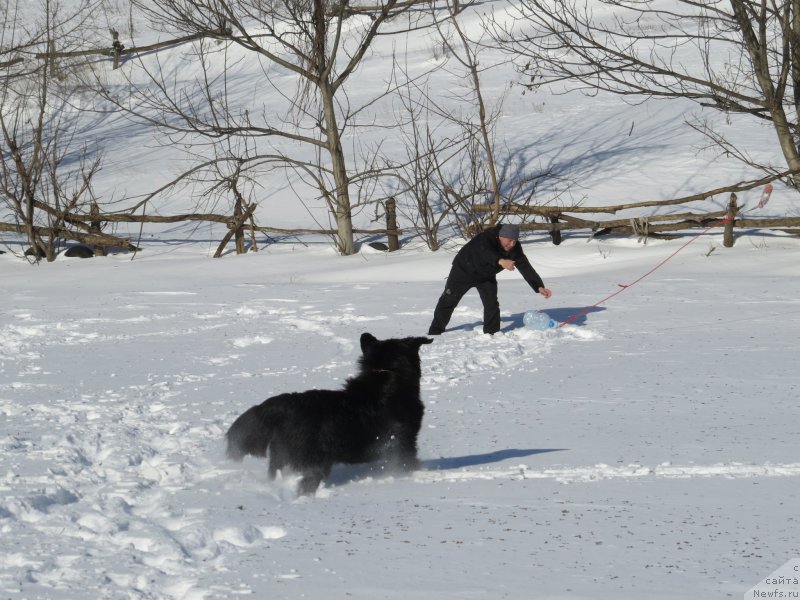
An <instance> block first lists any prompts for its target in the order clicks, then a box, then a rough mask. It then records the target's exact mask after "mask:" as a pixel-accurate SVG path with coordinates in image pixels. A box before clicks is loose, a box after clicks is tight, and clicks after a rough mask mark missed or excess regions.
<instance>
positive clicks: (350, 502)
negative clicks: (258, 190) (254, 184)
mask: <svg viewBox="0 0 800 600" xmlns="http://www.w3.org/2000/svg"><path fill="white" fill-rule="evenodd" d="M534 239H535V238H534ZM753 239H755V240H757V243H755V244H754V243H753V242H751V241H748V239H746V238H742V239H740V240H739V242H738V244H737V245H736V246H735V247H734V248H733V249H722V248H718V249H717V250H716V251H715V252H713V253H711V254H710V255H708V256H706V254H707V252H708V249H709V244H712V243H713V244H715V245H716V244H718V242H719V238H718V237H717V234H714V233H712V234H709V235H708V236H706V237H705V238H703V239H702V241H701V240H698V241H697V242H696V243H694V244H692V245H690V246H688V247H687V248H686V249H685V250H683V251H682V252H681V253H679V254H678V255H677V256H676V257H675V258H674V259H672V260H671V261H669V262H668V263H667V264H666V265H665V266H664V267H662V268H661V269H659V270H658V271H656V273H654V274H653V275H651V276H650V277H648V278H646V279H645V280H643V281H642V282H641V283H639V284H637V285H635V286H634V287H632V288H630V289H628V290H626V291H625V292H624V293H622V294H620V295H619V296H617V297H615V298H614V299H613V300H611V301H610V302H609V303H608V304H607V305H605V306H601V307H597V308H595V309H593V310H592V311H590V312H589V313H587V314H586V315H585V316H584V317H581V318H580V319H578V320H577V321H575V322H574V323H572V324H569V325H566V326H564V327H562V328H561V329H559V330H558V332H556V333H553V332H550V333H545V332H539V331H532V330H528V329H525V328H523V326H522V318H521V317H522V313H523V312H524V311H525V310H528V309H531V308H541V309H544V310H546V311H547V312H548V314H550V315H551V316H553V317H555V318H556V319H559V320H561V321H563V320H565V319H566V318H567V317H569V316H570V315H572V314H575V313H576V312H580V311H581V310H582V309H584V308H587V307H589V306H591V305H592V304H594V303H595V302H597V301H598V300H600V299H601V298H603V297H605V296H606V295H607V294H608V293H609V292H613V291H614V290H615V289H618V288H617V287H616V286H617V285H618V284H626V283H630V282H631V281H633V280H634V279H635V278H636V277H638V276H639V275H641V274H642V273H644V272H645V271H646V270H647V269H649V268H650V267H652V266H653V265H654V264H656V263H657V262H658V261H660V260H663V258H665V257H666V256H667V254H668V253H671V252H672V251H674V249H676V248H677V245H676V244H677V243H678V242H650V243H649V244H648V245H647V246H642V245H639V244H637V243H636V242H635V241H634V240H615V241H608V242H592V243H588V244H587V243H586V242H585V240H583V239H574V240H567V242H565V243H564V244H563V245H562V246H560V247H555V246H552V245H550V244H548V243H545V242H544V241H541V238H539V241H535V242H531V243H528V244H526V248H527V252H528V254H529V256H531V257H532V260H533V261H534V263H535V264H536V265H537V267H538V268H539V270H540V273H541V274H542V276H543V277H544V279H545V281H546V282H547V284H548V285H549V286H550V287H551V288H552V289H553V290H554V297H553V298H552V299H551V300H550V301H548V302H546V301H544V300H543V299H541V297H540V296H534V295H533V294H532V293H531V291H530V290H529V289H528V288H527V285H526V284H525V283H524V281H522V279H521V278H519V277H518V276H516V275H515V274H508V275H506V276H504V277H503V278H502V279H503V280H502V281H501V284H500V295H501V306H502V308H503V315H504V321H503V326H504V327H503V331H502V332H501V333H500V334H498V335H496V336H494V337H489V336H484V335H483V334H482V333H480V319H481V308H480V301H479V299H478V298H477V295H476V294H470V295H468V296H467V297H466V298H465V300H464V302H463V303H462V305H461V306H460V307H459V308H458V309H457V311H456V313H455V315H454V318H453V321H452V323H451V330H450V331H448V332H447V333H446V334H445V335H443V336H442V337H440V338H437V339H436V340H435V342H434V344H432V345H430V346H426V347H423V349H422V361H423V380H422V389H423V397H424V401H425V403H426V407H427V411H426V416H425V420H424V423H423V430H422V432H421V434H420V449H421V458H422V459H423V463H424V469H423V470H421V471H419V472H416V473H414V474H412V475H409V476H407V477H396V476H386V477H384V476H381V473H380V472H373V471H371V470H370V469H369V468H368V467H363V468H362V467H347V468H345V467H338V468H337V469H335V471H334V473H333V474H332V476H331V478H330V480H329V481H328V482H327V484H326V485H325V486H324V487H323V488H321V489H320V490H319V491H318V493H317V495H316V496H315V497H312V498H301V499H297V498H296V497H295V495H294V492H293V488H292V484H293V481H292V480H286V481H279V482H275V483H271V482H269V481H268V480H267V478H266V470H265V468H264V464H263V463H262V462H261V461H259V460H255V459H248V460H246V461H245V462H244V463H243V464H234V463H230V462H228V461H226V460H225V459H224V456H223V451H222V450H223V448H222V439H223V435H224V432H225V430H226V429H227V427H228V426H229V424H230V423H231V422H232V420H233V419H234V418H235V417H236V416H237V415H238V414H239V413H240V412H241V411H243V410H244V409H245V408H247V407H249V406H250V405H251V404H254V403H256V402H260V401H261V400H262V399H263V398H266V397H268V396H270V395H272V394H275V393H278V392H283V391H296V390H302V389H307V388H312V387H328V388H330V387H338V386H340V385H341V384H342V381H343V379H344V378H346V377H348V376H349V375H351V374H353V373H354V369H355V361H356V360H357V356H358V337H359V335H360V334H361V332H363V331H370V332H372V333H373V334H375V335H377V336H378V337H394V336H405V335H418V334H424V333H425V331H426V330H427V325H428V323H429V320H430V316H431V310H432V307H433V305H434V303H435V301H436V298H437V296H438V294H439V293H440V291H441V287H442V283H443V281H442V278H443V277H444V275H445V274H446V272H447V267H448V263H449V259H450V258H451V257H452V250H444V251H442V252H439V253H430V252H427V251H423V250H421V249H415V248H414V247H413V246H412V247H408V248H406V249H404V250H401V251H400V252H397V253H393V254H384V253H380V252H376V251H373V250H372V249H370V248H368V247H365V248H364V249H363V250H362V252H361V253H359V254H358V255H356V256H352V257H348V258H342V257H337V256H336V255H335V253H334V251H333V250H332V249H330V248H328V247H325V246H323V247H308V248H302V249H299V248H297V247H296V246H293V245H286V246H281V245H276V246H270V247H267V248H266V249H264V250H262V251H261V252H259V253H258V254H252V255H247V256H244V257H235V256H233V255H231V256H228V257H225V258H223V259H221V260H212V259H210V258H208V256H207V254H204V253H203V252H200V251H196V250H194V251H193V249H192V248H191V247H189V248H181V249H179V250H170V251H169V252H166V251H163V252H160V251H159V250H157V249H153V252H151V253H150V254H149V255H148V254H147V253H146V252H145V253H142V254H141V255H140V258H137V259H136V260H135V261H133V262H131V261H130V260H129V258H128V257H127V256H122V255H118V256H112V257H109V258H106V259H102V260H100V259H98V260H91V261H81V260H80V259H64V260H61V259H59V260H58V261H56V262H55V263H53V264H51V265H47V266H43V267H30V266H28V265H26V264H24V263H22V262H20V261H16V260H9V259H8V258H6V257H3V261H2V263H0V264H2V270H3V282H4V283H3V288H4V294H3V297H2V306H3V310H2V320H0V332H1V333H0V415H2V421H0V422H1V423H2V434H3V435H2V438H1V439H2V441H1V442H0V443H2V455H1V456H2V459H1V460H2V477H3V479H2V483H1V484H0V485H1V486H2V500H1V501H0V534H1V537H0V539H2V551H3V555H4V560H3V566H2V569H0V592H1V593H2V596H3V597H4V598H6V597H8V598H14V599H16V598H59V599H60V598H176V599H177V598H187V599H194V598H237V597H240V596H243V595H248V594H250V595H254V596H255V597H277V598H287V599H288V598H326V597H354V598H429V599H434V598H444V597H446V598H645V597H646V598H701V597H703V598H705V597H709V598H711V597H715V598H718V597H737V598H738V597H741V596H742V594H743V593H744V592H745V591H746V590H747V589H749V588H750V587H752V586H754V585H755V584H756V583H757V582H758V581H759V580H760V579H761V578H762V577H765V576H766V575H768V574H769V573H770V572H772V571H774V570H775V569H777V568H778V567H779V566H780V565H782V564H783V563H785V562H786V561H787V560H789V559H790V558H792V557H793V556H794V554H795V553H796V552H797V533H798V524H797V504H798V485H797V483H798V477H800V459H798V455H797V421H798V408H797V402H796V398H797V395H798V388H800V376H798V374H797V372H796V349H795V346H796V337H797V331H798V325H799V324H800V300H798V298H800V283H798V278H797V277H796V274H797V255H798V254H797V253H798V250H800V242H799V241H798V240H796V239H792V238H788V237H779V236H775V237H755V238H753ZM601 250H602V252H601ZM199 273H202V275H201V276H198V274H199Z"/></svg>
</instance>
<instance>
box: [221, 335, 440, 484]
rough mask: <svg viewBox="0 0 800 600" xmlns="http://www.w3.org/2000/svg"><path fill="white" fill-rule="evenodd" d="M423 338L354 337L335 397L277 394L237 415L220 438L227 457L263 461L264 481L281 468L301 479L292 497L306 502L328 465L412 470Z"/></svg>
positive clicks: (419, 421)
mask: <svg viewBox="0 0 800 600" xmlns="http://www.w3.org/2000/svg"><path fill="white" fill-rule="evenodd" d="M431 342H433V340H432V339H430V338H426V337H408V338H403V339H389V340H378V339H376V338H375V337H374V336H373V335H371V334H369V333H364V334H363V335H362V336H361V352H362V356H361V358H360V359H359V365H360V367H361V370H360V372H359V374H358V375H356V376H355V377H352V378H350V379H348V380H347V382H346V384H345V386H344V389H342V390H336V391H334V390H309V391H307V392H295V393H288V394H280V395H278V396H273V397H272V398H268V399H267V400H265V401H264V402H262V403H261V404H259V405H257V406H253V407H252V408H250V409H248V410H247V411H245V412H244V413H243V414H242V415H241V416H239V418H238V419H236V421H234V423H233V425H231V428H230V429H229V430H228V433H227V439H228V457H229V458H232V459H234V460H241V459H242V458H243V457H244V456H245V455H246V454H252V455H254V456H266V455H267V451H269V476H270V478H271V479H274V478H275V475H276V473H277V472H278V470H280V469H284V468H289V469H290V470H293V471H296V472H298V473H300V474H301V475H302V479H301V480H300V486H299V492H300V493H301V494H313V493H314V492H315V491H316V489H317V487H318V486H319V484H320V482H321V481H322V480H323V479H325V478H326V477H327V476H328V474H329V473H330V471H331V467H332V466H333V464H334V463H350V464H353V463H365V462H372V461H375V460H387V461H388V462H389V463H390V464H391V465H392V466H393V467H395V468H399V469H402V470H405V471H412V470H414V469H416V468H418V467H419V461H418V459H417V434H418V433H419V429H420V426H421V425H422V415H423V413H424V411H425V407H424V406H423V404H422V400H421V399H420V390H419V381H420V377H421V371H420V360H419V349H420V347H421V346H422V344H430V343H431Z"/></svg>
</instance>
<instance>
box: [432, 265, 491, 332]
mask: <svg viewBox="0 0 800 600" xmlns="http://www.w3.org/2000/svg"><path fill="white" fill-rule="evenodd" d="M472 288H475V289H477V290H478V294H479V295H480V297H481V302H483V332H484V333H497V332H498V331H500V303H499V302H498V301H497V279H496V278H494V277H492V278H491V279H485V280H483V281H477V282H476V281H475V280H474V279H472V278H470V277H468V276H467V274H466V273H464V272H463V271H462V270H461V269H459V268H458V267H455V266H454V267H453V268H452V269H451V270H450V275H448V277H447V283H446V284H445V286H444V292H442V295H441V296H440V297H439V302H437V304H436V309H435V310H434V311H433V321H432V322H431V326H430V329H429V330H428V334H429V335H438V334H440V333H443V332H444V330H445V328H446V327H447V324H448V323H449V322H450V317H451V316H452V315H453V311H454V310H455V308H456V306H458V303H459V302H460V301H461V298H463V297H464V294H466V293H467V292H468V291H469V290H471V289H472Z"/></svg>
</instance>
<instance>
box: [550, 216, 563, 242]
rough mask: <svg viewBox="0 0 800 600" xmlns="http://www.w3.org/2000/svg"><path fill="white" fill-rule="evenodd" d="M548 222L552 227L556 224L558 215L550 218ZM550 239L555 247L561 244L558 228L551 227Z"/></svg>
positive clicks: (559, 229)
mask: <svg viewBox="0 0 800 600" xmlns="http://www.w3.org/2000/svg"><path fill="white" fill-rule="evenodd" d="M550 222H551V223H553V224H554V225H555V224H556V223H558V215H552V216H551V217H550ZM550 237H551V238H553V244H555V245H556V246H558V245H560V244H561V228H560V227H553V228H552V229H551V230H550Z"/></svg>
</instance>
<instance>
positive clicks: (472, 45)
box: [433, 0, 500, 223]
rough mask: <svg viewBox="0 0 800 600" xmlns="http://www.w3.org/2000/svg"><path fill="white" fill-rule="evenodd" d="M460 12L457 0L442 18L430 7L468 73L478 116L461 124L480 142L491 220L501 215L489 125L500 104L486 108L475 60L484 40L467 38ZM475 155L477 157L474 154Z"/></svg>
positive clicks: (452, 54) (446, 42) (451, 52)
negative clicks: (494, 108) (488, 182)
mask: <svg viewBox="0 0 800 600" xmlns="http://www.w3.org/2000/svg"><path fill="white" fill-rule="evenodd" d="M460 13H461V6H460V4H459V2H458V0H448V2H447V15H448V18H447V19H446V21H444V22H442V21H440V20H439V19H436V15H437V12H436V11H435V10H434V11H433V15H434V19H435V21H436V26H437V29H438V31H439V34H440V36H441V39H442V44H443V45H444V47H445V48H446V49H447V51H448V52H447V54H448V55H449V56H450V57H452V58H453V59H454V60H456V61H457V62H458V63H459V64H460V65H461V66H462V67H463V68H464V69H466V71H467V73H468V74H469V81H470V87H469V96H471V97H470V98H469V100H470V101H471V102H474V104H475V107H476V108H477V110H478V115H477V116H478V119H477V123H475V124H472V123H470V122H469V121H462V125H463V126H464V127H467V128H468V129H469V130H471V131H470V132H469V134H470V136H475V137H476V139H477V140H478V142H479V144H480V146H481V147H482V148H483V152H484V154H485V169H486V172H487V173H488V175H489V179H490V182H491V189H490V192H491V201H490V204H491V205H492V212H491V215H490V220H491V222H492V223H496V222H497V220H498V218H499V215H500V182H499V180H498V177H497V167H496V164H495V155H494V142H493V139H492V128H493V121H494V120H495V118H496V117H497V114H498V113H499V108H500V107H499V106H498V107H497V109H496V112H495V113H494V114H489V113H487V111H486V102H485V100H484V95H483V90H482V88H481V67H480V62H479V60H478V54H479V51H480V49H481V48H482V46H483V43H482V40H480V39H478V40H472V39H470V37H469V36H468V35H467V34H466V32H465V31H464V28H463V27H462V25H461V24H460V23H459V19H458V17H459V14H460ZM450 28H452V29H450ZM482 33H484V32H482ZM453 37H455V38H457V40H455V41H454V40H453ZM475 158H479V157H477V156H476V157H475Z"/></svg>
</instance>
